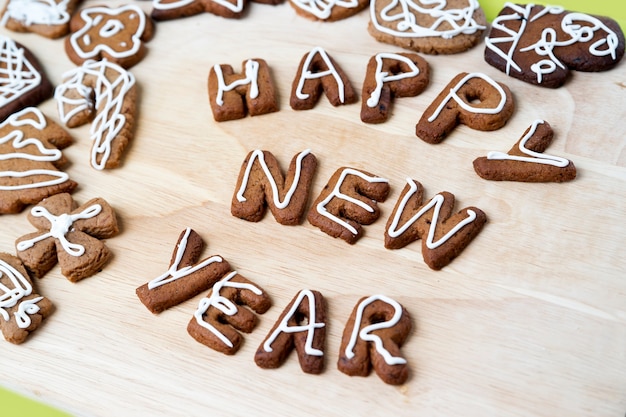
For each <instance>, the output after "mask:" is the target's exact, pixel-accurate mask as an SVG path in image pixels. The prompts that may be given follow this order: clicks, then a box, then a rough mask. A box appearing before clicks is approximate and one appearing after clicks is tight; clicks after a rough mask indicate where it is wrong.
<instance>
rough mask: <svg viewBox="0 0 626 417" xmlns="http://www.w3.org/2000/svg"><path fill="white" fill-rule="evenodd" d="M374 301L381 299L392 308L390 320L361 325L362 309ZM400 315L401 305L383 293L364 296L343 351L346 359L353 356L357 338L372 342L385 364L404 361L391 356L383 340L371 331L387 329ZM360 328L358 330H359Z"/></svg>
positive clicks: (399, 363) (396, 363) (404, 361)
mask: <svg viewBox="0 0 626 417" xmlns="http://www.w3.org/2000/svg"><path fill="white" fill-rule="evenodd" d="M374 301H383V302H385V303H387V304H389V305H390V306H392V307H393V308H394V310H395V311H394V314H393V317H392V318H391V320H388V321H383V322H380V323H374V324H370V325H368V326H365V327H363V328H362V329H360V327H361V320H362V318H363V310H365V307H367V306H368V305H370V304H371V303H373V302H374ZM400 317H402V306H401V305H400V304H399V303H398V302H397V301H395V300H393V299H391V298H389V297H387V296H384V295H372V296H371V297H368V298H366V299H365V300H363V301H361V302H360V303H359V306H358V308H357V311H356V317H355V319H354V327H353V328H352V333H351V335H350V340H349V342H348V344H347V345H346V349H345V351H344V354H345V356H346V357H347V358H348V359H352V358H354V356H355V354H354V347H355V345H356V341H357V339H358V338H361V339H362V340H365V341H367V342H374V346H375V347H376V351H377V352H378V353H379V354H380V355H381V356H382V357H383V359H384V360H385V362H386V363H387V365H401V364H405V363H406V359H404V358H402V357H398V356H391V354H390V353H389V351H388V350H387V349H385V347H384V346H383V341H382V339H381V338H380V337H378V336H376V335H375V334H372V332H374V331H376V330H380V329H389V328H392V327H393V326H395V325H396V324H398V322H399V321H400ZM359 329H360V331H359Z"/></svg>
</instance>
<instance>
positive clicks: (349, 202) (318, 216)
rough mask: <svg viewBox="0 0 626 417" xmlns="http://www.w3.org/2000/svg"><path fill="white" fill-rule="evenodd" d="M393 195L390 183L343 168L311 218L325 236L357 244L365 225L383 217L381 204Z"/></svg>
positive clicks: (322, 194) (338, 171) (309, 218)
mask: <svg viewBox="0 0 626 417" xmlns="http://www.w3.org/2000/svg"><path fill="white" fill-rule="evenodd" d="M387 195H389V181H388V180H386V179H384V178H380V177H376V176H374V175H372V174H370V173H368V172H365V171H360V170H357V169H354V168H346V167H344V168H339V169H338V170H337V171H335V173H334V174H333V176H332V177H331V178H330V180H329V181H328V184H326V186H325V187H324V189H323V190H322V192H321V193H320V195H319V196H318V197H317V199H316V200H315V202H314V203H313V206H312V207H311V209H310V210H309V214H308V216H307V218H308V220H309V223H311V224H312V225H313V226H316V227H319V228H320V230H322V231H323V232H324V233H326V234H328V235H330V236H332V237H339V238H341V239H343V240H345V241H346V242H348V243H350V244H353V243H355V242H356V241H357V240H358V239H359V238H360V237H361V235H362V234H363V227H362V225H364V224H365V225H367V224H372V223H374V222H375V221H376V220H377V219H378V217H380V209H379V208H378V204H376V202H378V201H385V199H386V198H387Z"/></svg>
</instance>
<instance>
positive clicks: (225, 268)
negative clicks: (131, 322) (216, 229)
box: [136, 227, 230, 314]
mask: <svg viewBox="0 0 626 417" xmlns="http://www.w3.org/2000/svg"><path fill="white" fill-rule="evenodd" d="M203 249H204V241H203V240H202V238H201V237H200V235H198V234H197V233H196V232H195V231H193V230H192V229H191V228H189V227H188V228H186V229H185V230H183V232H182V233H181V234H180V236H179V237H178V241H177V242H176V248H175V250H174V252H173V253H172V259H171V261H170V267H169V268H168V270H167V271H166V272H165V273H163V274H161V275H159V276H158V277H156V278H154V279H152V280H150V281H149V282H147V283H146V284H144V285H142V286H141V287H139V288H137V290H136V293H137V297H139V299H140V300H141V302H142V303H143V304H144V305H145V306H146V307H147V308H148V310H150V311H151V312H152V313H154V314H158V313H160V312H162V311H164V310H167V309H168V308H170V307H173V306H175V305H178V304H180V303H182V302H183V301H186V300H188V299H190V298H191V297H193V296H195V295H198V294H200V293H201V292H202V291H206V290H208V289H209V288H211V287H212V286H213V284H215V283H216V282H217V281H218V280H219V279H220V278H222V277H223V276H224V275H225V274H227V273H228V272H229V271H230V265H229V264H228V262H227V261H226V260H224V259H223V258H222V257H221V256H219V255H213V256H209V257H207V258H204V259H203V260H201V261H198V260H199V259H200V255H201V254H202V250H203Z"/></svg>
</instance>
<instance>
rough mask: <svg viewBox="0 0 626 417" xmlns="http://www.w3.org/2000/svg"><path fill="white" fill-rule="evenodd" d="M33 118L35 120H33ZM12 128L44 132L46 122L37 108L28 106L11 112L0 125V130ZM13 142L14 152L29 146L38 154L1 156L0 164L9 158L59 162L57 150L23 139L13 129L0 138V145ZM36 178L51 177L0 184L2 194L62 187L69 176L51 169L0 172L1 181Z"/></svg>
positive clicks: (37, 140) (18, 153)
mask: <svg viewBox="0 0 626 417" xmlns="http://www.w3.org/2000/svg"><path fill="white" fill-rule="evenodd" d="M32 117H34V119H33V118H32ZM8 125H10V126H12V127H14V128H19V127H21V126H31V127H32V128H34V129H37V130H43V129H44V128H45V127H46V119H45V117H44V115H43V113H41V111H40V110H39V109H37V108H36V107H27V108H25V109H23V110H20V111H19V112H16V113H13V114H12V115H11V116H9V117H8V118H7V119H6V120H5V121H4V122H2V123H1V124H0V129H1V128H4V127H6V126H8ZM10 141H12V142H13V143H12V144H11V146H12V147H13V148H15V149H21V148H23V147H25V146H28V145H33V146H35V147H36V148H37V151H38V152H39V153H40V155H34V154H31V153H20V152H13V153H9V152H7V153H3V154H0V161H6V160H10V159H28V160H31V161H39V162H54V161H58V160H59V159H61V151H59V150H58V149H56V148H54V149H49V148H46V147H45V146H44V145H43V143H42V142H41V141H40V140H39V139H35V138H28V139H24V133H23V132H22V131H20V130H14V131H12V132H11V133H9V134H8V135H6V136H5V137H3V138H0V145H2V144H5V143H8V142H10ZM36 175H48V176H51V177H53V178H52V179H50V180H47V181H37V182H34V181H31V180H29V181H27V182H25V183H24V184H17V185H0V190H1V191H11V190H25V189H31V188H39V187H47V186H50V185H57V184H62V183H64V182H65V181H67V180H68V179H69V175H67V174H66V173H64V172H60V171H56V170H50V169H31V170H26V171H0V178H30V177H33V176H36Z"/></svg>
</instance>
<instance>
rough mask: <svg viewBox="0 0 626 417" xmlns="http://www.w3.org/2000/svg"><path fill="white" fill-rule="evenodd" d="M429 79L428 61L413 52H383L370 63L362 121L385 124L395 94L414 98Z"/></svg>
mask: <svg viewBox="0 0 626 417" xmlns="http://www.w3.org/2000/svg"><path fill="white" fill-rule="evenodd" d="M429 79H430V75H429V67H428V62H426V60H425V59H424V58H422V57H420V56H419V55H417V54H413V53H389V52H381V53H378V54H376V55H374V56H373V57H371V58H370V60H369V62H368V64H367V72H366V74H365V81H363V93H362V94H361V120H362V121H363V122H365V123H382V122H384V121H386V120H387V119H388V117H389V110H390V109H391V101H392V100H393V98H394V97H413V96H417V95H418V94H420V93H421V92H422V91H424V89H425V88H426V86H427V85H428V81H429Z"/></svg>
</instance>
